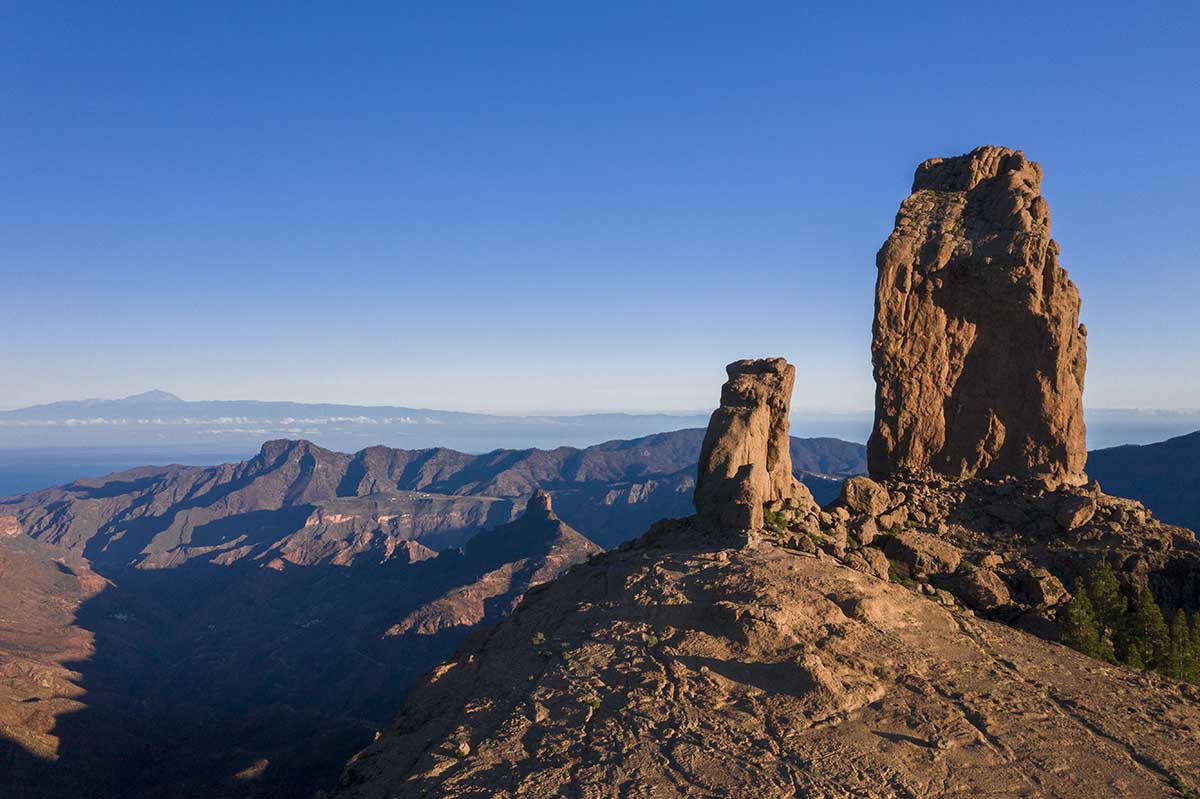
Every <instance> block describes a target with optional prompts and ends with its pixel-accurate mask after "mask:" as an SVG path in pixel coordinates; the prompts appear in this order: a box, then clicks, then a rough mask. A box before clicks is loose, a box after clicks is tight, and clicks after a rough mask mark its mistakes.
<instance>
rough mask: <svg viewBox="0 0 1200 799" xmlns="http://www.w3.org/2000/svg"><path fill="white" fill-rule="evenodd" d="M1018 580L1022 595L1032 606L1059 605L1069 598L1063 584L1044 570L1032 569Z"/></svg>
mask: <svg viewBox="0 0 1200 799" xmlns="http://www.w3.org/2000/svg"><path fill="white" fill-rule="evenodd" d="M1017 580H1018V584H1019V586H1020V589H1021V593H1022V594H1024V595H1025V599H1026V600H1027V601H1028V602H1029V604H1031V605H1042V606H1049V605H1057V604H1058V603H1059V602H1061V601H1062V600H1064V599H1066V598H1067V596H1068V594H1067V589H1066V588H1065V587H1064V586H1063V584H1062V582H1061V581H1060V580H1059V579H1058V578H1057V577H1055V576H1054V575H1053V574H1051V573H1050V572H1048V571H1046V570H1045V569H1042V568H1034V569H1030V570H1029V571H1027V572H1025V573H1023V574H1021V575H1019V577H1018V578H1017Z"/></svg>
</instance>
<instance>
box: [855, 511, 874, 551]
mask: <svg viewBox="0 0 1200 799" xmlns="http://www.w3.org/2000/svg"><path fill="white" fill-rule="evenodd" d="M854 535H855V537H857V538H858V543H860V544H862V545H863V546H864V547H865V546H868V545H870V543H871V542H872V541H874V540H875V538H876V536H878V535H879V525H878V524H876V523H875V520H874V519H872V518H871V517H869V516H868V517H867V518H865V519H863V520H862V521H861V522H860V523H859V524H858V525H857V526H855V527H854Z"/></svg>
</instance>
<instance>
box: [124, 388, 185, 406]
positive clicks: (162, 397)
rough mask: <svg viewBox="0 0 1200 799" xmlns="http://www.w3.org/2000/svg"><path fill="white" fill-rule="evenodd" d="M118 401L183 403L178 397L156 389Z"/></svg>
mask: <svg viewBox="0 0 1200 799" xmlns="http://www.w3.org/2000/svg"><path fill="white" fill-rule="evenodd" d="M120 401H121V402H157V403H177V402H183V401H184V400H183V399H182V398H180V397H177V396H175V395H174V394H172V393H171V392H169V391H163V390H162V389H158V388H156V389H152V390H150V391H143V392H142V393H141V394H131V395H130V396H128V397H125V398H123V399H121V400H120Z"/></svg>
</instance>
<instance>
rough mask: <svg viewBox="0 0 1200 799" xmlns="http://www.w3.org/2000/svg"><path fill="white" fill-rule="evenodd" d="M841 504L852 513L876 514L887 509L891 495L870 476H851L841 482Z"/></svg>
mask: <svg viewBox="0 0 1200 799" xmlns="http://www.w3.org/2000/svg"><path fill="white" fill-rule="evenodd" d="M840 499H841V502H842V506H843V507H845V508H846V509H847V510H849V511H850V512H851V513H854V514H862V515H866V516H878V515H879V514H881V513H883V512H884V511H885V510H887V509H888V505H889V504H890V503H891V499H892V498H891V495H890V494H888V490H887V489H886V488H884V487H883V486H881V485H880V484H879V483H876V482H875V481H874V480H872V479H871V478H870V477H863V476H859V477H851V478H850V479H849V480H847V481H845V482H844V483H842V494H841V497H840Z"/></svg>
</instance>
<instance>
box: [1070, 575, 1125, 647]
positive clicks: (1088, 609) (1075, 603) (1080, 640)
mask: <svg viewBox="0 0 1200 799" xmlns="http://www.w3.org/2000/svg"><path fill="white" fill-rule="evenodd" d="M1061 638H1062V642H1063V643H1064V644H1066V645H1067V646H1069V647H1071V648H1072V649H1075V650H1077V651H1079V652H1082V653H1083V654H1085V655H1088V656H1090V657H1094V658H1100V659H1102V660H1109V659H1110V658H1111V657H1112V651H1111V649H1109V648H1106V647H1105V645H1104V640H1103V639H1102V638H1101V637H1100V625H1099V624H1097V622H1096V611H1095V609H1094V608H1093V607H1092V600H1091V598H1090V597H1089V596H1088V592H1087V588H1086V587H1085V586H1084V584H1083V579H1082V578H1076V579H1075V595H1074V596H1073V597H1071V601H1070V602H1068V603H1067V606H1066V608H1065V609H1064V611H1063V620H1062V634H1061Z"/></svg>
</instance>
